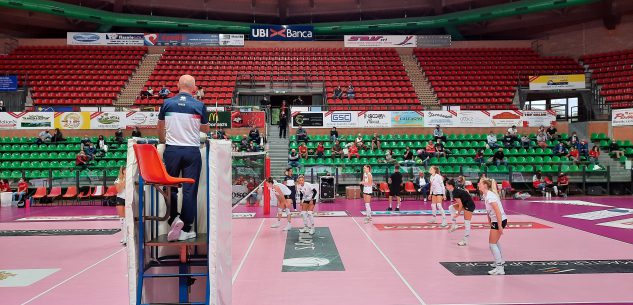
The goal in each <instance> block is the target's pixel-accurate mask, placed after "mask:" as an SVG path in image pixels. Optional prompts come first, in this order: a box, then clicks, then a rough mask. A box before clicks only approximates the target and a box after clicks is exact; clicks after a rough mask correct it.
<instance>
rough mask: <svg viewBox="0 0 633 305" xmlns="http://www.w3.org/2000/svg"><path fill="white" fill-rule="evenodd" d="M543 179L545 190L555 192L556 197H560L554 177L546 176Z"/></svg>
mask: <svg viewBox="0 0 633 305" xmlns="http://www.w3.org/2000/svg"><path fill="white" fill-rule="evenodd" d="M543 179H545V189H547V190H553V191H554V196H558V187H557V186H556V184H555V183H554V180H552V176H545V178H543Z"/></svg>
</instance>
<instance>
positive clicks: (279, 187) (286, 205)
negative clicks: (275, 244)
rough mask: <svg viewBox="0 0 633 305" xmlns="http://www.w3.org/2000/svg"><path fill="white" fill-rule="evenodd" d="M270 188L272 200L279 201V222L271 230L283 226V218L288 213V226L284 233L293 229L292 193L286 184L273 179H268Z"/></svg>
mask: <svg viewBox="0 0 633 305" xmlns="http://www.w3.org/2000/svg"><path fill="white" fill-rule="evenodd" d="M266 182H268V187H269V189H270V198H271V200H272V199H273V198H274V199H276V200H277V222H276V223H274V224H273V225H272V226H270V227H271V228H279V227H280V226H281V216H282V214H283V212H284V211H285V212H286V215H287V216H286V217H287V218H288V224H286V226H285V227H284V229H283V230H284V231H288V230H290V229H292V222H291V221H292V215H290V207H291V206H292V198H291V197H290V195H291V194H292V191H291V190H290V189H289V188H288V187H287V186H286V185H284V184H282V183H278V182H276V181H275V180H273V177H268V178H267V179H266Z"/></svg>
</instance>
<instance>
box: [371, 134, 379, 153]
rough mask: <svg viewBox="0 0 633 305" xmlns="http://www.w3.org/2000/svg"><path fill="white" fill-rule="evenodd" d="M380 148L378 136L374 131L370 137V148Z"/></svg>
mask: <svg viewBox="0 0 633 305" xmlns="http://www.w3.org/2000/svg"><path fill="white" fill-rule="evenodd" d="M374 148H375V149H380V137H379V136H378V134H377V133H375V132H374V136H373V137H372V138H371V150H372V151H373V150H374Z"/></svg>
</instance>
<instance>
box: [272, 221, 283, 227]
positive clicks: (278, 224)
mask: <svg viewBox="0 0 633 305" xmlns="http://www.w3.org/2000/svg"><path fill="white" fill-rule="evenodd" d="M279 226H281V223H280V222H279V221H278V222H275V223H273V224H272V225H271V226H270V227H271V228H273V229H274V228H279Z"/></svg>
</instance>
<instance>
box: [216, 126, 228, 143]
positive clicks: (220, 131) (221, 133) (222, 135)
mask: <svg viewBox="0 0 633 305" xmlns="http://www.w3.org/2000/svg"><path fill="white" fill-rule="evenodd" d="M215 134H216V135H217V137H218V139H219V140H228V139H229V137H227V136H226V132H225V131H224V128H222V127H218V130H216V131H215Z"/></svg>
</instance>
